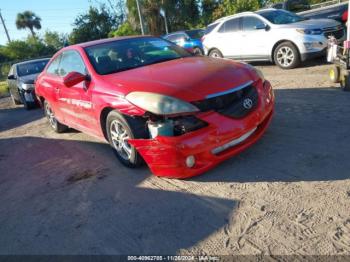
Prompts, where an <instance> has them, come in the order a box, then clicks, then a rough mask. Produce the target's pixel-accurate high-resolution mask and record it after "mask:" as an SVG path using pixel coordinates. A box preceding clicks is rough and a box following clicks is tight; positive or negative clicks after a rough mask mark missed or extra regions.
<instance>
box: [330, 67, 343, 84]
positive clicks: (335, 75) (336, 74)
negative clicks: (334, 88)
mask: <svg viewBox="0 0 350 262" xmlns="http://www.w3.org/2000/svg"><path fill="white" fill-rule="evenodd" d="M329 79H330V80H331V81H332V82H333V83H339V82H340V70H339V68H338V67H337V66H332V68H331V69H329Z"/></svg>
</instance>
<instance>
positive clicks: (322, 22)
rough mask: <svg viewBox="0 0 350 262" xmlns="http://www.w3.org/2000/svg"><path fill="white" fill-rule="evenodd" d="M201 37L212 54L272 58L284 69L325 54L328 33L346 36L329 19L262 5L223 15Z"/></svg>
mask: <svg viewBox="0 0 350 262" xmlns="http://www.w3.org/2000/svg"><path fill="white" fill-rule="evenodd" d="M212 25H215V28H214V29H211V31H210V33H208V34H207V35H205V37H204V40H203V45H204V49H205V52H206V54H207V55H209V56H211V57H227V58H233V59H237V60H244V61H271V62H274V63H275V64H276V65H278V66H279V67H281V68H283V69H290V68H294V67H297V66H298V65H299V64H300V63H301V62H302V61H305V60H308V59H311V58H315V57H318V56H322V55H325V54H326V50H327V43H328V42H327V40H328V37H329V36H334V37H336V38H337V39H338V40H339V41H342V40H344V39H345V35H344V28H343V26H342V25H341V24H340V23H339V22H337V21H334V20H330V19H317V20H316V19H315V20H313V19H305V18H302V17H300V16H298V15H296V14H294V13H291V12H288V11H285V10H278V9H264V10H260V11H257V12H246V13H241V14H237V15H234V16H229V17H224V18H221V19H219V20H217V21H215V22H214V23H213V24H211V25H209V27H212Z"/></svg>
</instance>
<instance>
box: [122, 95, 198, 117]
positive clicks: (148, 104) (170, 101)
mask: <svg viewBox="0 0 350 262" xmlns="http://www.w3.org/2000/svg"><path fill="white" fill-rule="evenodd" d="M125 98H126V99H127V100H128V101H129V102H130V103H132V104H134V105H135V106H137V107H139V108H142V109H143V110H146V111H148V112H151V113H153V114H156V115H174V114H182V113H192V112H198V111H199V109H198V108H197V107H195V106H194V105H192V104H190V103H187V102H185V101H182V100H180V99H177V98H175V97H171V96H166V95H161V94H155V93H149V92H132V93H130V94H128V95H127V96H126V97H125Z"/></svg>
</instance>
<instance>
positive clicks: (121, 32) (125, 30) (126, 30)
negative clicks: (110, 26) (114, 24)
mask: <svg viewBox="0 0 350 262" xmlns="http://www.w3.org/2000/svg"><path fill="white" fill-rule="evenodd" d="M138 34H139V32H137V31H135V30H134V29H133V28H132V26H131V25H130V23H129V22H125V23H124V24H122V25H121V26H119V28H118V30H116V31H112V32H110V33H109V34H108V36H109V37H117V36H128V35H138Z"/></svg>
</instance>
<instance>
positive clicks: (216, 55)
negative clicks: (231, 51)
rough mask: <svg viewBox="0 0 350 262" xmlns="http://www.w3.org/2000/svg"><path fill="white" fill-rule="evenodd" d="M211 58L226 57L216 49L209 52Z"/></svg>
mask: <svg viewBox="0 0 350 262" xmlns="http://www.w3.org/2000/svg"><path fill="white" fill-rule="evenodd" d="M209 56H210V57H213V58H223V57H224V56H223V55H222V53H221V52H220V51H219V50H218V49H216V48H214V49H213V50H211V51H210V52H209Z"/></svg>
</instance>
